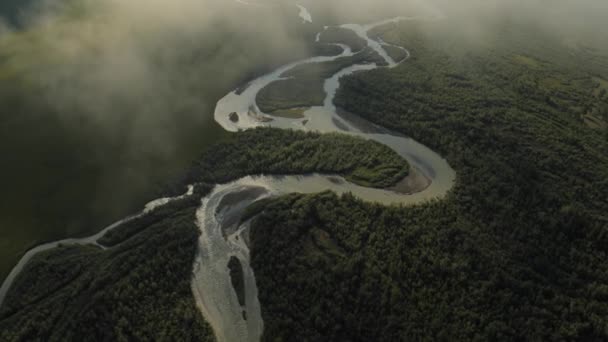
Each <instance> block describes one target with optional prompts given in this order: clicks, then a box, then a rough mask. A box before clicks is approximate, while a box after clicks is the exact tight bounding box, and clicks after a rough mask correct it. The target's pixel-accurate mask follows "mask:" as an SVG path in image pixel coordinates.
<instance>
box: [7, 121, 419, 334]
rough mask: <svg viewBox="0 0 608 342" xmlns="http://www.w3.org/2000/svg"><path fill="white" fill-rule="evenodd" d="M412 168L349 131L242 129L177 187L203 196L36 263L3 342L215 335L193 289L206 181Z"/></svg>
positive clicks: (390, 175) (379, 179) (378, 182)
mask: <svg viewBox="0 0 608 342" xmlns="http://www.w3.org/2000/svg"><path fill="white" fill-rule="evenodd" d="M407 170H408V166H407V162H406V161H405V160H403V159H402V158H401V157H399V156H398V155H397V154H396V153H394V152H393V151H392V150H390V149H389V148H387V147H385V146H384V145H381V144H377V143H372V142H368V141H365V140H363V139H360V138H355V137H350V136H346V135H338V134H329V135H321V134H318V133H303V132H292V131H285V130H279V129H268V128H259V129H255V130H248V131H245V132H241V133H238V134H235V135H233V136H231V138H229V139H228V140H226V141H224V142H222V143H219V144H217V145H215V146H213V147H210V148H209V149H208V150H207V151H206V152H205V153H203V155H202V156H201V157H200V158H199V159H198V160H197V161H196V162H195V163H193V166H192V168H191V170H190V171H189V172H188V173H187V174H186V176H185V177H183V178H182V179H179V180H177V181H176V182H175V183H174V184H173V185H172V186H170V187H169V188H168V190H167V191H168V193H167V194H172V193H174V192H175V193H178V192H179V193H183V191H184V185H185V184H193V183H197V186H196V187H195V193H194V194H193V195H191V196H188V197H186V198H184V199H181V200H178V201H175V202H171V203H170V204H168V205H165V206H163V207H160V208H157V209H155V210H154V211H152V212H151V213H149V214H146V215H144V216H142V217H139V218H136V219H134V220H132V221H128V222H126V223H124V224H123V225H121V226H120V227H118V228H116V229H115V230H112V231H110V232H108V233H106V235H104V236H103V237H102V238H101V240H100V241H99V243H101V244H102V245H103V246H105V247H108V248H107V249H103V250H102V249H100V248H97V247H94V246H69V245H66V246H62V247H60V248H57V249H54V250H51V251H47V252H45V253H43V254H40V255H37V256H36V257H35V258H34V259H32V260H31V261H30V262H29V263H28V264H27V265H26V267H25V269H24V270H23V271H22V272H21V273H20V274H19V276H18V277H17V279H16V280H15V283H14V284H13V287H12V288H11V290H10V291H9V293H8V295H7V298H6V301H5V303H4V305H3V306H2V307H1V308H0V340H3V341H4V340H7V341H21V340H29V339H31V338H39V339H42V340H62V341H66V340H69V341H82V340H83V339H85V340H86V339H93V340H118V341H126V340H134V339H135V340H156V339H166V340H179V341H189V340H193V341H199V340H200V341H205V340H209V339H211V338H212V333H211V332H210V329H209V326H208V325H207V324H206V323H205V322H204V321H203V319H202V316H201V315H200V312H199V311H198V310H197V309H196V307H195V303H194V297H193V296H192V293H191V290H190V281H191V274H192V273H191V272H192V264H193V262H194V256H195V253H196V249H197V239H198V234H199V232H198V228H197V227H196V225H195V224H194V222H195V215H194V212H195V210H196V208H197V207H198V206H199V205H200V199H201V197H203V196H204V195H205V194H206V193H207V192H209V191H210V189H211V186H209V185H205V184H216V183H222V182H227V181H230V180H234V179H238V178H240V177H243V176H246V175H250V174H260V173H271V174H287V173H302V172H311V173H312V172H324V173H335V174H341V175H343V176H345V177H347V178H350V179H353V180H355V181H358V182H361V183H365V184H366V185H371V186H379V187H382V186H389V185H392V183H394V182H397V181H399V180H400V179H401V178H402V177H403V176H404V175H406V174H407ZM227 267H228V265H227ZM238 279H239V278H238V277H236V278H235V280H234V281H235V285H236V287H237V289H238V288H239V286H240V285H239V284H238ZM240 292H241V291H239V293H240ZM58 308H61V309H58Z"/></svg>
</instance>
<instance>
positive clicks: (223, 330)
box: [0, 1, 456, 341]
mask: <svg viewBox="0 0 608 342" xmlns="http://www.w3.org/2000/svg"><path fill="white" fill-rule="evenodd" d="M243 3H245V4H246V3H247V2H245V1H243ZM298 8H299V9H300V17H301V18H302V19H303V20H304V21H305V22H311V21H312V17H311V16H310V13H309V12H308V11H307V10H306V9H305V8H304V7H302V6H298ZM401 20H411V19H410V18H403V17H399V18H394V19H389V20H385V21H381V22H377V23H374V24H370V25H357V24H347V25H342V26H341V27H343V28H346V29H349V30H352V31H354V32H355V33H356V34H357V35H358V36H359V37H361V38H363V39H364V40H365V41H367V45H368V46H369V47H370V48H371V49H373V50H374V51H375V52H376V53H377V54H378V55H379V56H380V57H381V58H382V59H383V60H384V61H385V62H386V65H387V66H385V67H387V68H393V67H396V66H397V65H399V63H401V62H403V61H401V62H397V61H394V60H393V59H392V58H391V57H390V56H389V55H388V53H387V52H386V51H385V50H384V48H383V46H386V45H389V44H387V43H385V42H384V41H382V40H381V39H372V38H370V37H369V32H370V30H372V29H374V28H375V27H378V26H381V25H386V24H390V23H395V22H398V21H401ZM322 34H323V32H320V33H319V35H317V40H318V39H319V37H320V35H322ZM337 45H338V46H340V47H341V48H342V53H341V54H340V55H337V56H331V57H325V56H323V57H312V58H308V59H305V60H301V61H297V62H294V63H291V64H288V65H285V66H283V67H280V68H278V69H277V70H275V71H274V72H271V73H269V74H267V75H264V76H262V77H259V78H258V79H256V80H253V81H252V82H250V84H249V85H248V86H247V87H246V88H245V89H244V90H242V89H241V91H234V92H231V93H229V94H227V95H226V96H225V97H224V98H222V99H221V100H220V101H219V102H218V103H217V106H216V109H215V120H216V121H217V122H218V123H219V124H220V125H221V126H222V127H223V128H224V129H225V130H227V131H231V132H238V131H239V130H246V129H251V128H254V127H258V126H268V127H277V128H284V129H287V128H290V129H299V130H306V131H318V132H322V133H329V132H340V133H343V134H349V135H355V136H358V137H361V138H364V139H369V140H375V141H377V142H380V143H382V144H384V145H386V146H388V147H389V148H391V149H393V150H394V151H395V152H397V153H398V154H399V155H400V156H402V157H404V158H405V159H407V161H408V162H409V164H410V166H411V170H412V172H410V176H408V177H418V178H422V179H425V180H426V184H425V186H424V187H423V188H420V189H418V191H417V192H414V193H405V192H402V191H396V190H395V189H375V188H366V187H363V186H359V185H356V184H352V183H350V182H348V181H346V180H345V179H344V178H342V177H338V176H332V175H320V174H312V175H302V176H293V175H291V176H268V175H251V176H247V177H244V178H241V179H238V180H235V181H233V182H230V183H228V184H218V185H216V186H215V188H214V189H213V191H212V192H211V193H210V194H208V195H207V196H205V197H204V198H202V199H201V206H200V207H199V209H198V210H197V213H196V224H197V226H198V227H199V229H200V231H201V235H200V238H199V251H198V255H197V257H196V260H195V262H194V266H193V278H192V291H193V294H194V297H195V298H196V302H197V306H198V307H199V309H200V310H201V312H202V313H203V315H204V317H205V319H206V320H207V321H208V322H209V323H210V324H211V326H212V327H213V330H214V332H215V334H216V337H217V339H218V340H219V341H259V339H260V337H261V334H262V331H263V326H264V324H263V320H262V314H261V307H260V302H259V300H258V296H257V293H258V291H257V286H256V282H255V275H254V270H253V269H252V268H251V267H250V263H249V260H250V253H249V246H248V234H249V222H245V223H244V224H240V223H239V222H241V220H240V215H241V213H242V212H243V210H244V209H245V208H246V207H247V206H248V205H249V204H251V203H253V202H255V201H257V200H260V199H262V198H266V197H269V196H279V195H282V194H288V193H293V192H297V193H317V192H321V191H325V190H331V191H334V192H336V193H339V194H342V193H346V192H349V193H352V194H353V195H355V196H357V197H359V198H361V199H363V200H366V201H373V202H379V203H382V204H386V205H396V204H406V205H408V204H415V203H422V202H425V201H428V200H430V199H434V198H440V197H442V196H444V195H445V194H446V193H447V192H448V191H449V190H450V189H451V187H452V186H453V183H454V180H455V177H456V174H455V172H454V170H453V169H452V168H451V167H450V166H449V164H448V163H447V161H446V160H445V159H443V158H442V157H441V156H439V155H438V154H437V153H435V152H434V151H432V150H430V149H429V148H427V147H426V146H424V145H422V144H420V143H418V142H416V141H415V140H413V139H410V138H408V137H405V136H403V135H400V134H397V133H394V132H390V131H388V130H387V129H384V128H382V127H379V126H376V125H373V124H371V123H369V122H366V121H365V120H363V119H361V118H357V117H355V116H353V115H350V114H348V115H347V114H342V113H340V111H339V110H338V109H337V108H336V107H335V105H334V101H333V100H334V97H335V95H336V92H337V90H338V88H339V87H340V79H341V78H342V77H344V76H347V75H350V74H353V73H355V72H364V71H369V70H373V69H376V68H379V67H380V66H378V65H376V64H355V65H351V66H349V67H347V68H345V69H343V70H341V71H339V72H338V73H336V74H335V75H333V76H332V77H330V78H328V79H326V80H325V84H324V91H325V93H326V98H325V101H324V104H323V106H319V107H312V108H310V109H308V110H307V111H306V112H305V113H304V115H303V117H301V118H297V119H294V118H284V117H274V116H270V115H267V114H265V113H263V112H262V111H261V110H260V108H259V107H258V105H257V103H256V97H257V95H258V93H259V92H260V91H261V90H262V89H263V88H264V87H266V86H267V85H269V84H270V83H272V82H275V81H279V80H282V79H285V78H284V76H283V74H285V73H286V72H288V71H289V70H291V69H293V68H295V67H297V66H300V65H303V64H308V63H320V62H330V61H334V60H336V59H338V58H341V57H346V56H353V55H355V53H353V51H352V49H351V48H350V47H348V46H346V45H340V44H337ZM392 46H393V47H395V46H394V45H392ZM397 48H400V49H403V50H405V48H404V47H397ZM405 51H407V50H405ZM407 55H408V56H409V53H407ZM405 60H407V58H406V59H405ZM235 115H236V116H238V119H236V117H235ZM237 134H238V133H237ZM189 194H192V187H190V188H189V190H188V193H187V194H185V195H189ZM185 195H182V196H180V197H177V198H181V197H183V196H185ZM173 199H176V198H165V199H159V200H156V201H153V202H151V203H150V204H149V205H147V206H146V209H144V210H143V211H142V212H141V213H139V214H136V215H133V216H131V217H129V218H126V219H124V220H121V221H119V222H117V223H115V224H113V225H111V226H109V227H107V228H106V229H104V230H103V231H101V232H100V233H98V234H96V235H95V236H92V237H90V238H86V239H68V240H63V241H58V242H54V243H49V244H45V245H41V246H39V247H36V248H34V249H32V250H30V251H29V252H28V253H27V254H26V255H25V256H24V257H23V258H22V259H21V261H20V262H19V264H18V265H17V266H15V268H13V270H12V271H11V273H10V275H9V276H8V278H7V279H6V280H5V281H4V283H3V284H2V287H1V288H0V305H2V302H3V301H4V298H5V296H6V293H7V291H8V289H9V288H10V286H11V284H12V283H13V281H14V279H15V277H16V276H17V275H18V274H19V272H21V270H22V269H23V267H24V266H25V264H26V263H27V262H28V261H29V260H30V259H31V258H32V257H33V256H34V255H36V254H37V253H39V252H42V251H45V250H49V249H52V248H56V247H57V246H59V245H60V244H97V245H98V240H99V239H100V238H101V237H102V236H103V235H104V234H105V233H106V232H107V231H109V230H111V229H114V228H116V227H119V226H120V225H121V224H122V223H124V222H126V221H128V220H131V219H133V218H135V217H139V216H142V215H145V214H146V213H147V212H149V211H150V210H153V209H154V208H155V207H158V206H161V205H164V204H166V203H168V202H170V201H171V200H173ZM100 247H102V248H103V246H100ZM232 257H236V258H238V259H239V261H240V262H241V265H242V267H243V277H244V284H245V286H244V287H245V300H244V303H242V304H243V305H241V303H239V299H238V296H237V294H236V292H235V290H234V289H233V287H232V284H231V280H230V273H229V269H228V266H227V265H228V261H229V260H230V258H232Z"/></svg>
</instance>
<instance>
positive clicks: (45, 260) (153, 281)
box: [0, 193, 214, 341]
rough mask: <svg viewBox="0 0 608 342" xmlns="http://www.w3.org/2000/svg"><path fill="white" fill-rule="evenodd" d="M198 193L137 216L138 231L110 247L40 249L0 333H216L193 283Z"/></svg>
mask: <svg viewBox="0 0 608 342" xmlns="http://www.w3.org/2000/svg"><path fill="white" fill-rule="evenodd" d="M201 195H204V193H203V194H198V195H193V196H190V197H189V198H187V199H184V200H182V201H181V202H179V203H175V204H174V203H172V204H169V205H167V206H166V207H163V208H162V210H163V214H164V215H153V217H151V219H148V220H145V221H139V225H140V226H141V227H140V228H141V229H140V231H139V232H136V233H135V234H132V235H131V234H130V235H127V236H125V240H124V241H120V243H119V244H116V245H115V246H114V247H112V248H109V249H105V250H102V249H100V248H97V247H93V246H70V245H65V246H62V247H59V248H56V249H53V250H50V251H47V252H44V253H42V254H39V255H37V256H36V257H35V258H34V259H32V260H31V261H30V263H28V264H27V265H26V267H25V269H24V270H23V271H22V273H20V274H19V276H18V277H17V279H16V281H15V283H14V288H13V290H12V291H10V292H9V294H8V296H7V298H6V301H5V303H4V305H3V306H2V308H0V340H2V341H31V340H39V341H85V340H87V341H90V340H94V341H108V340H110V341H133V340H138V341H151V340H159V339H160V340H172V341H175V340H179V341H212V340H214V338H213V332H212V331H211V328H210V327H209V325H208V324H207V323H206V322H205V321H204V319H203V317H202V315H201V314H200V311H199V310H198V309H197V308H196V306H195V303H194V299H193V297H192V291H191V289H190V279H191V274H192V262H193V260H194V257H195V253H196V251H197V240H198V234H199V232H198V227H196V225H195V224H194V219H193V217H194V212H195V210H196V208H197V207H198V204H199V203H200V196H201Z"/></svg>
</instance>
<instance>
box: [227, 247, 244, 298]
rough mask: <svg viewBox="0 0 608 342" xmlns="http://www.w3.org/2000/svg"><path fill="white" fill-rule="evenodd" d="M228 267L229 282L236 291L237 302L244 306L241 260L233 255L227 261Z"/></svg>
mask: <svg viewBox="0 0 608 342" xmlns="http://www.w3.org/2000/svg"><path fill="white" fill-rule="evenodd" d="M228 268H229V269H230V282H231V283H232V287H233V288H234V292H236V296H237V297H238V298H239V304H241V306H245V278H243V265H241V261H240V260H239V259H238V258H237V257H235V256H233V257H230V261H228Z"/></svg>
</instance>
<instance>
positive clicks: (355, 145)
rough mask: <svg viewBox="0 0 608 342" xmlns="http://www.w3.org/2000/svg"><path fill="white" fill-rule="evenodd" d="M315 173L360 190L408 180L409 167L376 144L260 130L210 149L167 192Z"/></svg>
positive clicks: (392, 153)
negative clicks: (198, 185)
mask: <svg viewBox="0 0 608 342" xmlns="http://www.w3.org/2000/svg"><path fill="white" fill-rule="evenodd" d="M315 172H317V173H327V174H339V175H342V176H344V177H345V178H346V179H347V180H349V181H352V182H353V183H356V184H359V185H364V186H371V187H376V188H388V187H390V186H392V185H395V184H396V183H397V182H399V181H400V180H401V179H403V178H404V177H405V176H407V175H408V173H409V165H408V163H407V161H406V160H405V159H403V158H402V157H401V156H399V155H398V154H397V153H395V152H394V151H393V150H391V149H390V148H388V147H386V146H385V145H382V144H380V143H377V142H375V141H371V140H365V139H362V138H358V137H353V136H347V135H343V134H333V133H332V134H320V133H315V132H302V131H292V130H283V129H274V128H256V129H251V130H247V131H242V132H239V133H238V134H234V135H232V136H231V137H230V139H227V140H226V141H225V142H223V143H220V144H217V145H215V146H214V147H213V148H209V149H207V150H206V151H205V152H204V153H203V154H202V156H201V157H200V158H198V159H197V161H196V162H194V163H193V164H192V166H191V167H190V169H189V171H188V172H186V173H185V174H184V176H183V177H181V178H177V179H176V180H175V181H174V182H173V183H172V184H171V185H170V186H169V189H168V190H167V191H169V193H171V194H179V193H183V191H184V190H183V189H184V188H185V185H187V184H194V183H197V182H205V183H209V184H214V183H227V182H228V181H232V180H235V179H238V178H240V177H243V176H246V175H259V174H275V175H293V174H306V173H315Z"/></svg>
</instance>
